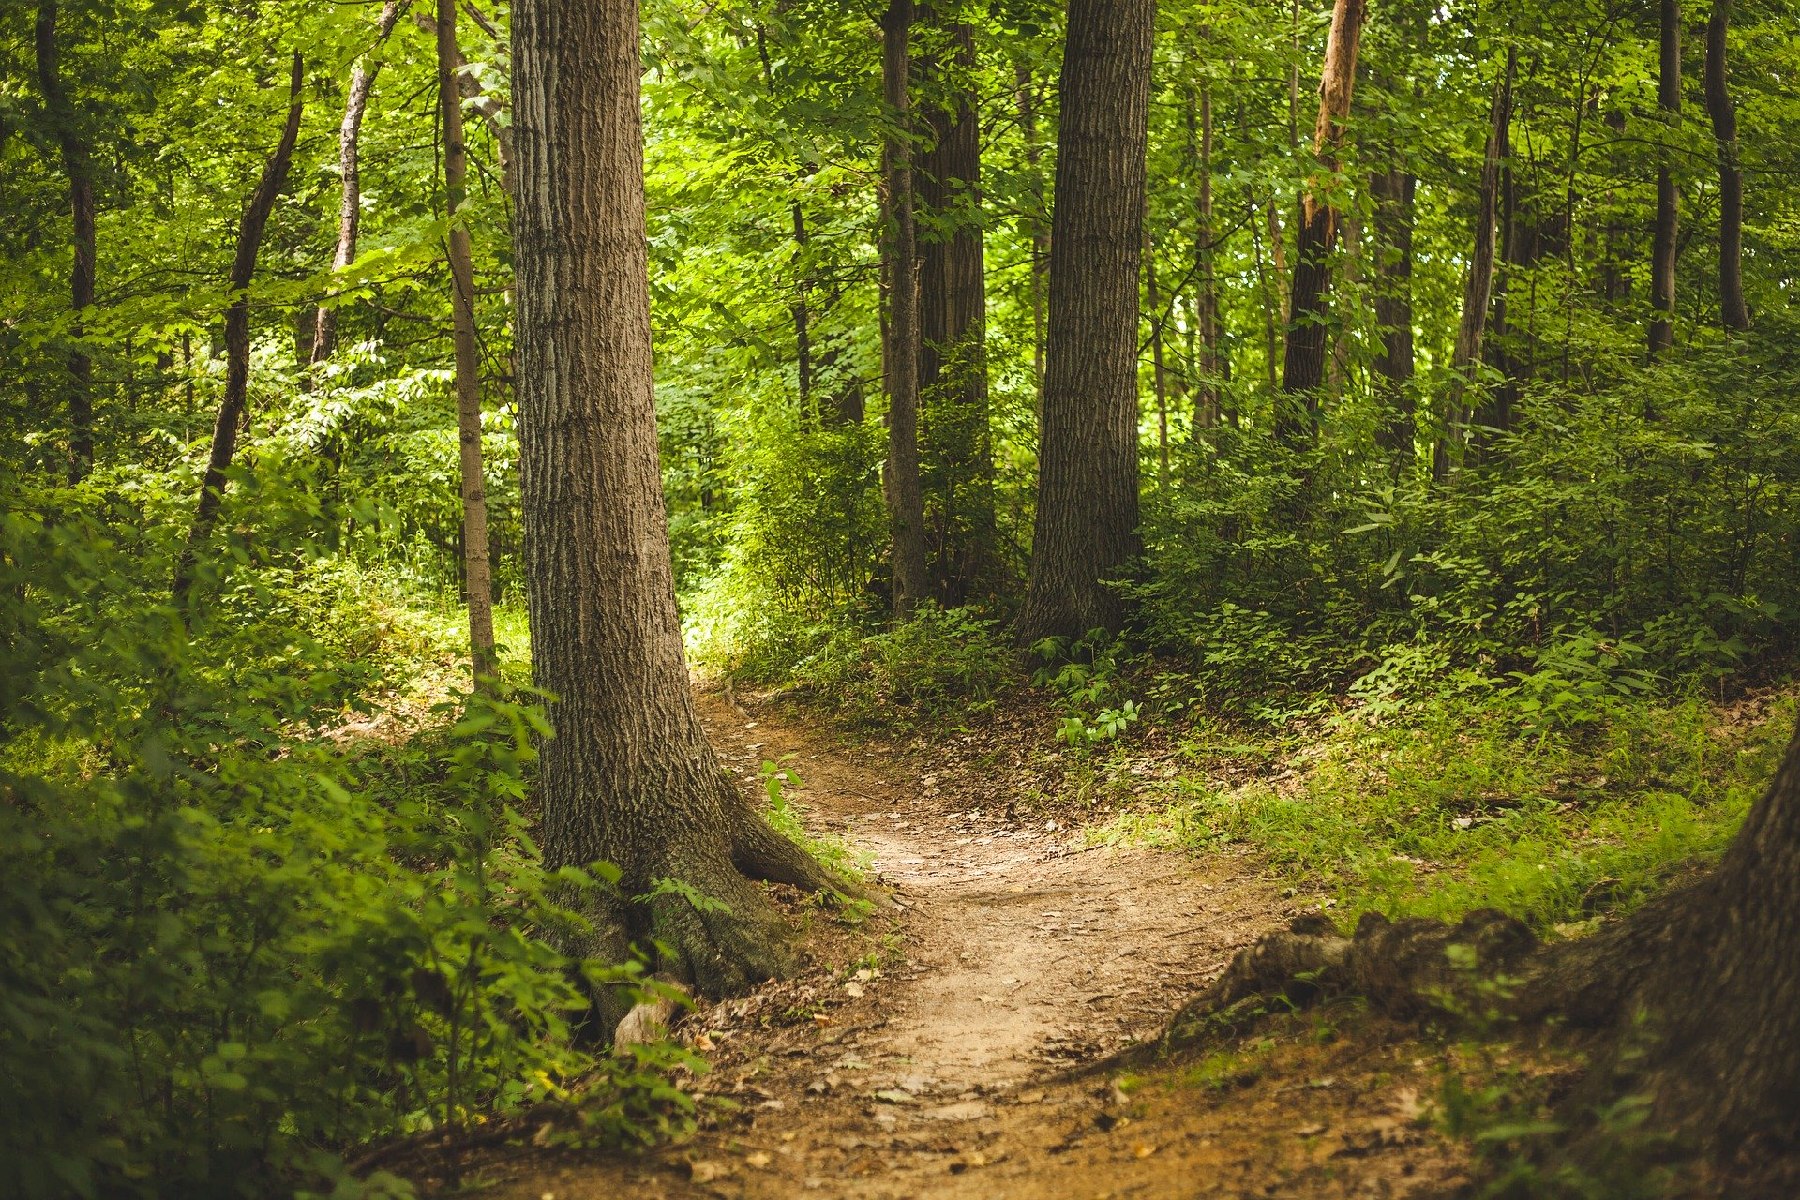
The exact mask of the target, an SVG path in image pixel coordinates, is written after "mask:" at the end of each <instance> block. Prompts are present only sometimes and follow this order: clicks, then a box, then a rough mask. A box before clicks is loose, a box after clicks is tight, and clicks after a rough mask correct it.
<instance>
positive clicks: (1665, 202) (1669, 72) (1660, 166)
mask: <svg viewBox="0 0 1800 1200" xmlns="http://www.w3.org/2000/svg"><path fill="white" fill-rule="evenodd" d="M1660 14H1661V18H1660V26H1659V27H1660V32H1661V39H1660V46H1659V54H1658V62H1659V73H1658V76H1657V85H1656V96H1657V106H1658V107H1659V108H1661V109H1662V112H1663V120H1664V127H1663V129H1662V131H1661V133H1660V135H1659V137H1658V148H1657V167H1656V230H1655V235H1654V237H1653V238H1652V239H1651V250H1650V307H1651V309H1652V312H1653V315H1652V316H1651V318H1650V357H1652V358H1655V357H1656V356H1657V355H1659V354H1661V353H1662V352H1663V351H1665V350H1667V349H1669V348H1670V347H1671V346H1673V345H1674V344H1675V326H1674V319H1675V257H1676V254H1677V253H1678V252H1679V250H1680V244H1679V241H1678V239H1677V228H1676V226H1677V223H1678V221H1679V219H1680V218H1679V212H1678V207H1679V196H1678V193H1677V192H1676V190H1675V167H1674V163H1673V162H1672V161H1671V160H1672V157H1673V148H1672V147H1671V146H1670V145H1669V140H1670V139H1671V138H1672V137H1673V136H1674V132H1675V126H1676V124H1677V123H1678V122H1679V121H1680V120H1681V2H1680V0H1661V7H1660Z"/></svg>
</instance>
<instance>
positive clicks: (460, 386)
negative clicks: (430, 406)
mask: <svg viewBox="0 0 1800 1200" xmlns="http://www.w3.org/2000/svg"><path fill="white" fill-rule="evenodd" d="M383 16H384V17H385V16H386V13H385V12H384V13H383ZM462 63H463V57H462V51H461V50H459V49H458V48H457V45H456V0H437V68H438V105H439V107H440V109H441V110H442V112H443V118H444V209H445V215H446V216H447V217H448V218H449V223H450V231H449V235H448V237H447V238H446V240H445V258H446V259H447V260H448V261H449V264H450V321H451V329H452V341H453V344H454V347H455V353H456V440H457V469H458V473H459V475H460V477H461V490H462V509H463V526H462V535H463V536H462V555H463V588H464V590H465V591H466V592H467V593H468V605H469V660H470V668H471V670H472V672H473V677H474V680H475V686H476V688H478V689H481V688H485V687H486V686H487V682H488V681H489V680H491V679H492V678H493V676H494V673H495V671H496V670H498V669H499V663H498V661H497V660H496V659H495V657H494V600H493V594H492V593H493V577H492V574H491V572H490V569H489V564H488V520H487V477H486V474H485V472H484V469H483V466H482V459H481V357H480V351H479V348H478V347H477V345H476V342H475V255H474V250H473V247H472V246H471V245H470V242H469V227H468V224H467V222H466V221H465V220H463V215H462V214H463V207H464V205H465V203H466V201H467V200H468V191H469V160H468V149H467V147H466V146H465V145H464V144H463V121H462V90H461V88H460V87H459V86H458V84H457V74H458V72H459V71H460V70H461V68H462Z"/></svg>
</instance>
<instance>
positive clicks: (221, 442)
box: [171, 50, 304, 616]
mask: <svg viewBox="0 0 1800 1200" xmlns="http://www.w3.org/2000/svg"><path fill="white" fill-rule="evenodd" d="M302 74H303V71H302V64H301V61H300V52H299V51H298V50H296V51H294V61H293V67H292V75H291V78H290V79H289V82H288V112H287V123H286V124H285V125H283V126H282V129H281V139H280V140H279V141H278V142H276V144H275V149H274V150H273V151H272V152H271V153H270V155H269V158H268V161H267V162H265V163H264V164H263V171H262V178H261V179H259V180H257V183H256V190H255V191H253V192H251V193H250V202H249V203H248V204H246V205H245V206H244V215H243V218H242V220H240V221H239V222H238V235H237V248H236V251H235V253H233V255H232V257H231V293H232V300H231V307H230V308H228V309H226V310H225V395H224V397H223V398H222V399H221V400H220V402H219V416H218V419H217V420H216V421H214V422H213V435H212V450H211V452H210V453H209V454H208V455H207V459H206V471H205V473H204V474H203V475H201V477H200V499H199V501H198V503H197V504H196V505H195V506H194V520H193V523H192V524H191V525H189V526H188V536H187V545H186V546H184V547H183V548H182V551H181V557H180V559H179V560H177V562H176V564H175V582H174V585H173V587H172V588H171V591H172V592H173V593H174V597H175V606H176V607H177V608H178V609H180V610H182V612H183V614H184V616H185V615H187V612H188V593H189V590H190V589H191V588H192V587H193V583H194V566H195V563H196V562H197V560H198V556H199V553H200V547H201V546H202V545H204V544H205V542H206V539H207V537H208V536H209V535H210V534H211V533H212V528H213V522H214V521H216V520H217V519H218V515H219V505H220V503H221V502H222V501H223V500H224V498H225V472H226V471H227V470H229V469H230V468H231V460H232V456H233V455H234V454H236V452H237V436H238V423H239V422H240V421H242V420H243V418H244V407H245V405H246V404H247V403H248V402H249V399H250V297H249V296H248V295H246V294H245V289H246V288H248V287H249V286H250V280H251V279H252V278H253V277H254V276H255V275H256V256H257V254H258V253H260V252H261V250H262V238H263V229H264V228H265V227H267V225H268V223H269V213H270V212H271V211H272V210H273V209H274V207H275V199H276V197H278V196H280V195H281V189H282V188H283V187H285V186H287V175H288V164H289V163H291V162H292V161H293V157H294V141H295V139H296V138H298V137H299V136H300V113H301V110H302V108H304V102H303V101H302V99H301V96H300V85H301V83H302Z"/></svg>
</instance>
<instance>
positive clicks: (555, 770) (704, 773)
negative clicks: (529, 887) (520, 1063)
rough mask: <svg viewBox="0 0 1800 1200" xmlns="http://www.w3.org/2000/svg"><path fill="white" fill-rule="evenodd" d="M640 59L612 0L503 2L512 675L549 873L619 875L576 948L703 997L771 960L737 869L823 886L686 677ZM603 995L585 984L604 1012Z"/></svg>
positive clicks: (786, 951) (760, 920)
mask: <svg viewBox="0 0 1800 1200" xmlns="http://www.w3.org/2000/svg"><path fill="white" fill-rule="evenodd" d="M639 74H640V68H639V60H638V23H637V6H636V4H635V3H634V2H633V0H593V2H590V3H583V4H569V3H565V2H563V0H527V2H523V3H519V4H516V5H515V6H514V8H513V110H514V114H515V137H516V145H517V152H518V165H519V170H518V173H517V178H516V184H517V188H518V195H517V205H516V208H515V221H514V232H513V243H514V264H515V270H516V272H517V279H518V309H517V326H516V329H517V334H516V337H517V344H518V354H519V382H518V396H519V450H520V456H519V465H520V475H519V487H520V501H521V510H522V513H523V517H524V524H525V530H524V532H525V548H526V552H525V567H526V584H527V607H528V611H529V616H530V621H531V660H532V670H533V673H534V676H535V679H536V682H537V685H538V686H539V687H541V688H543V689H544V690H545V691H547V692H549V693H550V694H551V695H553V696H554V697H555V699H554V700H552V701H551V702H550V704H549V715H550V721H551V724H552V725H553V726H554V727H555V731H556V735H555V736H554V737H552V738H549V739H547V740H546V741H545V742H544V743H543V745H542V748H541V751H540V765H539V769H538V782H537V789H538V793H537V794H538V798H539V802H540V804H541V806H542V812H543V818H542V834H541V839H540V840H541V844H542V846H543V849H544V856H545V859H546V861H547V862H548V863H549V864H550V865H552V866H556V867H561V866H581V865H584V864H587V863H591V862H594V861H596V860H605V861H607V862H610V863H613V864H614V865H615V866H617V867H618V868H619V869H620V871H621V872H622V874H623V878H622V880H621V882H620V885H619V887H618V888H617V889H616V890H613V891H609V892H607V893H604V894H603V895H596V896H594V897H593V898H592V899H591V901H589V902H588V903H589V905H590V908H589V911H590V915H592V917H593V918H594V920H595V926H594V929H593V931H592V933H591V935H589V936H586V937H582V938H578V939H576V944H575V945H574V946H573V949H574V950H575V951H576V952H578V953H580V954H582V955H584V956H587V957H590V958H597V959H601V960H604V961H609V962H619V961H623V959H624V957H625V956H626V954H627V953H628V951H629V948H630V946H631V945H632V944H634V943H635V944H637V945H639V946H642V947H643V948H645V949H646V950H648V949H649V948H650V946H651V943H652V939H654V940H655V942H656V943H658V944H659V945H660V947H661V948H660V949H659V950H658V954H659V955H660V957H659V960H658V963H657V966H658V970H659V971H661V972H662V973H664V974H665V975H667V976H669V977H671V978H676V979H680V980H683V981H686V982H688V983H690V984H693V985H694V986H696V987H698V988H699V989H700V990H701V991H703V992H706V993H709V994H718V993H723V992H727V991H731V990H734V989H738V988H741V987H745V986H747V985H749V984H751V983H753V982H755V981H757V980H760V979H764V978H767V977H769V976H771V975H773V974H776V973H777V972H779V971H781V970H782V969H783V968H784V967H785V966H787V965H788V963H789V962H790V948H789V941H788V938H787V936H786V932H785V930H784V927H783V925H782V923H781V921H780V920H779V918H778V915H777V913H776V911H775V909H774V908H773V907H772V906H771V905H770V903H769V901H768V899H767V898H766V897H765V896H764V895H763V894H762V892H761V891H760V890H759V889H758V888H756V887H755V886H754V885H753V884H752V883H751V882H750V880H751V879H752V878H760V879H772V880H781V881H785V882H789V883H794V884H797V885H800V886H803V887H807V888H816V889H823V888H828V887H831V886H832V881H831V880H830V879H829V878H828V877H827V875H826V873H825V872H824V871H822V870H821V869H820V868H819V867H818V865H817V864H815V863H814V862H813V861H812V860H811V859H810V858H808V857H807V856H806V855H805V854H804V853H802V852H801V851H800V850H799V849H798V848H797V847H795V846H794V845H792V844H791V843H789V842H788V841H786V840H785V839H783V838H781V837H779V836H777V835H776V834H775V833H773V832H772V831H771V830H770V829H769V828H768V826H767V825H766V824H765V823H764V822H763V821H762V820H761V819H760V818H759V817H758V816H757V815H756V813H755V812H754V811H753V810H752V809H751V807H750V806H749V805H748V803H747V802H746V801H745V798H744V796H743V794H742V793H740V792H739V791H738V790H737V789H736V788H735V787H734V786H733V784H732V783H731V781H730V780H729V779H728V777H727V776H726V775H725V773H724V771H723V770H722V769H721V768H720V766H719V763H718V759H717V758H716V757H715V755H714V753H713V750H712V747H711V746H710V745H709V744H708V742H707V740H706V735H705V732H704V730H703V729H702V727H701V725H700V721H699V717H698V715H697V714H696V711H695V708H694V701H693V695H692V692H691V691H690V688H689V682H688V673H687V665H686V663H685V661H684V659H683V654H682V645H681V623H680V619H679V617H678V615H677V613H676V607H675V587H674V572H673V568H672V567H671V564H670V559H669V537H668V524H667V519H666V517H665V515H664V508H663V492H662V482H661V478H660V475H659V465H658V452H657V437H656V409H655V404H654V401H653V398H652V394H651V348H650V283H649V252H648V245H647V243H646V241H645V226H644V177H643V143H642V137H641V130H640V127H639V109H638V79H639ZM665 881H675V884H676V886H671V885H670V884H669V883H667V882H665ZM701 895H703V896H705V897H708V898H710V901H712V902H716V903H709V902H705V901H701V902H698V903H696V898H697V897H698V896H701ZM720 906H722V907H720ZM623 1004H624V999H623V998H622V997H617V996H610V995H609V996H602V997H600V998H599V1007H600V1009H601V1016H602V1018H603V1019H605V1018H613V1017H616V1016H617V1015H618V1014H619V1012H620V1011H621V1010H622V1007H623ZM607 1028H608V1029H610V1025H608V1026H607Z"/></svg>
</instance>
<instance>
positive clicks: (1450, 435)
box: [1431, 48, 1518, 480]
mask: <svg viewBox="0 0 1800 1200" xmlns="http://www.w3.org/2000/svg"><path fill="white" fill-rule="evenodd" d="M1517 66H1518V52H1517V51H1515V50H1512V49H1510V48H1509V49H1508V50H1507V52H1506V69H1505V71H1504V72H1503V73H1502V74H1501V77H1500V79H1499V81H1498V82H1496V83H1495V84H1494V102H1493V105H1492V107H1491V108H1490V109H1489V117H1488V134H1487V143H1486V145H1485V147H1484V148H1483V150H1482V155H1481V188H1480V192H1479V194H1478V195H1477V198H1476V205H1475V246H1474V250H1473V251H1472V252H1471V253H1470V255H1469V273H1468V275H1467V277H1466V278H1465V279H1464V280H1463V306H1462V321H1461V323H1460V324H1459V326H1458V327H1457V331H1456V345H1455V346H1454V347H1453V348H1452V350H1451V353H1450V387H1449V390H1448V391H1447V392H1446V394H1445V396H1444V429H1443V432H1442V433H1441V434H1439V435H1438V438H1437V442H1436V444H1435V445H1434V446H1433V449H1432V455H1431V477H1432V478H1433V479H1439V480H1441V479H1443V478H1444V477H1445V476H1446V475H1448V474H1449V471H1450V467H1451V465H1452V463H1453V462H1455V461H1460V459H1461V457H1462V451H1463V446H1464V443H1465V442H1466V441H1467V440H1468V431H1469V401H1468V393H1469V388H1470V387H1471V386H1472V385H1473V383H1474V380H1473V379H1472V378H1471V376H1472V375H1473V374H1474V372H1475V370H1476V369H1477V368H1478V367H1479V366H1480V364H1481V342H1482V335H1483V334H1484V333H1485V332H1486V330H1487V322H1488V307H1489V302H1490V301H1491V300H1492V299H1493V293H1494V234H1495V227H1496V224H1497V222H1498V220H1499V215H1500V169H1501V164H1503V163H1504V162H1505V161H1506V159H1507V156H1508V154H1509V153H1510V152H1509V150H1508V147H1507V131H1508V129H1509V128H1510V127H1511V125H1512V88H1513V72H1514V70H1515V69H1516V68H1517Z"/></svg>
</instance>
